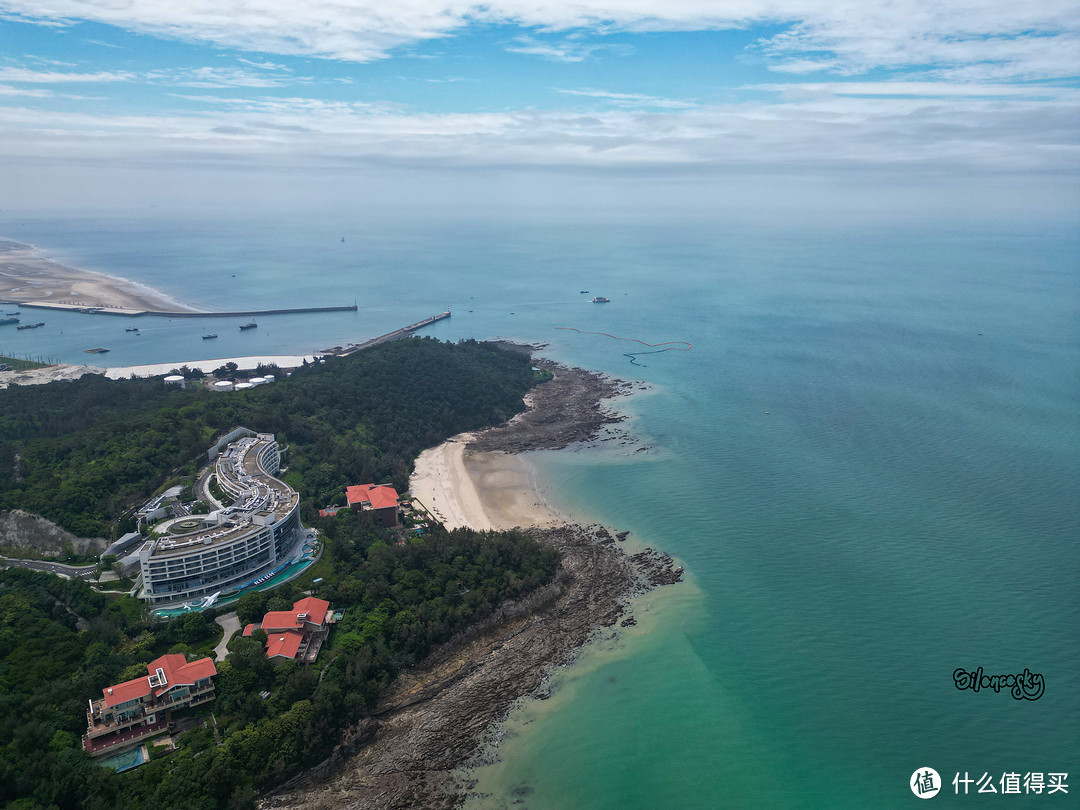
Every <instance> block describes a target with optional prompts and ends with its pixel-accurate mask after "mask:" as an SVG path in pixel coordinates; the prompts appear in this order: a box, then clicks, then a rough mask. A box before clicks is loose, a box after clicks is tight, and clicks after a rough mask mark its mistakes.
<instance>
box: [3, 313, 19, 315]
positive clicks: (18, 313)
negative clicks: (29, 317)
mask: <svg viewBox="0 0 1080 810" xmlns="http://www.w3.org/2000/svg"><path fill="white" fill-rule="evenodd" d="M4 314H5V315H22V313H21V312H5V313H4Z"/></svg>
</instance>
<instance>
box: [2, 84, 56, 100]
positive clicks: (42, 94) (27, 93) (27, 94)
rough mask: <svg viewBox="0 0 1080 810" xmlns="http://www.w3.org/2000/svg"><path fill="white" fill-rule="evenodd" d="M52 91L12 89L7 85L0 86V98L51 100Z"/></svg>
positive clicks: (25, 88)
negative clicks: (20, 97)
mask: <svg viewBox="0 0 1080 810" xmlns="http://www.w3.org/2000/svg"><path fill="white" fill-rule="evenodd" d="M53 95H54V93H53V92H52V90H39V89H36V88H34V89H31V88H29V87H12V86H11V85H8V84H0V96H22V97H24V98H52V97H53Z"/></svg>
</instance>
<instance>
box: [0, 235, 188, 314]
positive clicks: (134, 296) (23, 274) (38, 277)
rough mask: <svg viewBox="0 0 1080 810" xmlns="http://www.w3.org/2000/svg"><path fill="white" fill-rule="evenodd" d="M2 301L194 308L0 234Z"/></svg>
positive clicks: (80, 305)
mask: <svg viewBox="0 0 1080 810" xmlns="http://www.w3.org/2000/svg"><path fill="white" fill-rule="evenodd" d="M0 301H2V302H10V303H15V304H26V303H33V302H40V303H46V304H66V305H70V306H73V307H100V308H104V309H130V310H172V311H176V312H195V311H196V310H194V309H193V308H191V307H189V306H185V305H184V304H181V303H180V302H179V301H176V300H175V299H173V298H170V297H169V296H167V295H165V294H164V293H161V292H158V291H157V290H154V289H152V288H151V287H147V286H146V285H144V284H139V283H137V282H134V281H130V280H128V279H125V278H118V277H115V276H107V275H104V274H103V273H94V272H91V271H89V270H79V269H76V268H74V267H68V266H67V265H64V264H60V263H59V262H54V261H52V260H51V259H47V258H45V257H44V256H42V255H41V252H40V251H39V250H38V249H37V248H35V247H34V246H33V245H25V244H23V243H22V242H14V241H12V240H10V239H3V238H0Z"/></svg>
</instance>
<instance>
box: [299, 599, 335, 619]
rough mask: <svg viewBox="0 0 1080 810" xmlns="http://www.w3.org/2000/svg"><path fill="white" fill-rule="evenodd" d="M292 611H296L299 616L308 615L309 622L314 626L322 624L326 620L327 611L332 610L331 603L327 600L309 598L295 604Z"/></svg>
mask: <svg viewBox="0 0 1080 810" xmlns="http://www.w3.org/2000/svg"><path fill="white" fill-rule="evenodd" d="M292 609H293V610H295V611H296V613H297V614H298V615H299V614H301V613H306V614H307V621H309V622H311V623H312V624H322V623H323V621H324V620H325V619H326V611H328V610H329V609H330V603H329V602H327V601H326V600H325V599H318V598H316V597H314V596H307V597H305V598H303V599H301V600H300V601H299V602H294V603H293V606H292Z"/></svg>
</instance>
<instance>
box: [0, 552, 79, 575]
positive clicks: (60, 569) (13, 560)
mask: <svg viewBox="0 0 1080 810" xmlns="http://www.w3.org/2000/svg"><path fill="white" fill-rule="evenodd" d="M0 565H10V566H13V567H16V568H33V569H34V570H35V571H48V572H49V573H50V574H63V575H64V576H66V577H80V578H82V579H89V578H90V576H91V575H92V574H93V573H94V569H95V568H97V566H96V565H64V564H63V563H55V562H47V561H45V560H23V559H19V558H17V557H4V556H2V555H0Z"/></svg>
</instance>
